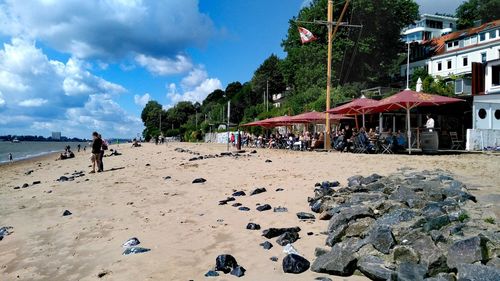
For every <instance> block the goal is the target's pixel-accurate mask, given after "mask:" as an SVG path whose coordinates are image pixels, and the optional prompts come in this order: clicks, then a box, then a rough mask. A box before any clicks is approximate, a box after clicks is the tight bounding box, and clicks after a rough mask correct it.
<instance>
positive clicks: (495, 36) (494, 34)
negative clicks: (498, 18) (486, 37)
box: [490, 30, 497, 39]
mask: <svg viewBox="0 0 500 281" xmlns="http://www.w3.org/2000/svg"><path fill="white" fill-rule="evenodd" d="M495 38H497V31H496V30H492V31H490V39H495Z"/></svg>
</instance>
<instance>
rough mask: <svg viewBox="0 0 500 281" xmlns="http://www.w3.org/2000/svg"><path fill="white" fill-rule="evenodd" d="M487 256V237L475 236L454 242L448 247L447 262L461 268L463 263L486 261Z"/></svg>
mask: <svg viewBox="0 0 500 281" xmlns="http://www.w3.org/2000/svg"><path fill="white" fill-rule="evenodd" d="M486 258H487V249H486V239H484V238H482V237H479V236H475V237H471V238H467V239H463V240H460V241H457V242H455V243H453V245H451V246H450V248H449V249H448V256H447V264H448V266H449V267H450V268H459V265H460V264H462V263H475V262H477V261H485V260H486Z"/></svg>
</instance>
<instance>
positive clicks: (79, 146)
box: [77, 144, 82, 152]
mask: <svg viewBox="0 0 500 281" xmlns="http://www.w3.org/2000/svg"><path fill="white" fill-rule="evenodd" d="M81 147H82V146H81V145H80V144H78V146H77V148H78V152H80V148H81Z"/></svg>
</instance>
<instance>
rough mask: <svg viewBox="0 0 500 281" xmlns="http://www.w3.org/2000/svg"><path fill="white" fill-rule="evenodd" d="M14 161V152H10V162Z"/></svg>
mask: <svg viewBox="0 0 500 281" xmlns="http://www.w3.org/2000/svg"><path fill="white" fill-rule="evenodd" d="M12 161H14V158H13V157H12V153H9V162H12Z"/></svg>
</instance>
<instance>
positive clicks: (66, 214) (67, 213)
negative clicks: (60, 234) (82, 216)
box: [62, 210, 73, 217]
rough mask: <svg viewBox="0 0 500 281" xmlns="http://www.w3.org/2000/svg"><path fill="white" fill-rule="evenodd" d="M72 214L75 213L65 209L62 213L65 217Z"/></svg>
mask: <svg viewBox="0 0 500 281" xmlns="http://www.w3.org/2000/svg"><path fill="white" fill-rule="evenodd" d="M72 214H73V213H71V212H70V211H68V210H65V211H64V212H63V214H62V215H63V217H65V216H71V215H72Z"/></svg>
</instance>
